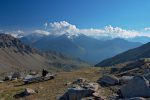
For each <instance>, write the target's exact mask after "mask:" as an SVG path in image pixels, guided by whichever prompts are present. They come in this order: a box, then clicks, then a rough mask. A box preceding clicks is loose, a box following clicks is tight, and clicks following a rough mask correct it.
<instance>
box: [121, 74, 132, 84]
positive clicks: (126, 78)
mask: <svg viewBox="0 0 150 100" xmlns="http://www.w3.org/2000/svg"><path fill="white" fill-rule="evenodd" d="M133 77H134V76H122V77H121V78H119V82H120V83H121V84H127V83H128V82H129V81H130V80H132V79H133Z"/></svg>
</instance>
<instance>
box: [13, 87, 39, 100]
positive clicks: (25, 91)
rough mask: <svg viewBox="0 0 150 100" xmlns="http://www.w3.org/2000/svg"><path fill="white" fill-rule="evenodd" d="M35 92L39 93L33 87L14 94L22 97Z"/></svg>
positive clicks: (15, 96)
mask: <svg viewBox="0 0 150 100" xmlns="http://www.w3.org/2000/svg"><path fill="white" fill-rule="evenodd" d="M35 93H37V92H36V91H35V90H33V89H31V88H26V89H25V90H24V91H23V92H21V93H19V94H16V95H14V98H21V97H25V96H29V95H33V94H35Z"/></svg>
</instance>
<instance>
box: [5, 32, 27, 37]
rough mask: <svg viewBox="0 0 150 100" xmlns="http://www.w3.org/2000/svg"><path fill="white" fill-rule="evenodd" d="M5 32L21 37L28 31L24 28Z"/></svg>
mask: <svg viewBox="0 0 150 100" xmlns="http://www.w3.org/2000/svg"><path fill="white" fill-rule="evenodd" d="M5 34H10V35H11V36H13V37H15V38H21V37H23V36H24V35H25V34H26V33H25V32H24V31H22V30H17V31H11V32H5Z"/></svg>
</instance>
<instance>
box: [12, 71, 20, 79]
mask: <svg viewBox="0 0 150 100" xmlns="http://www.w3.org/2000/svg"><path fill="white" fill-rule="evenodd" d="M20 77H21V74H20V72H14V73H13V74H12V79H15V78H17V79H18V78H20Z"/></svg>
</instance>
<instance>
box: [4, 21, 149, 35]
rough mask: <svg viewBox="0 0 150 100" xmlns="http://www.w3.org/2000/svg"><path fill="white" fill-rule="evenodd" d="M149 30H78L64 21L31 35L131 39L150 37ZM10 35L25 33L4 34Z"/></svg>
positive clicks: (49, 24) (46, 24) (49, 25)
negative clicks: (81, 35) (80, 35)
mask: <svg viewBox="0 0 150 100" xmlns="http://www.w3.org/2000/svg"><path fill="white" fill-rule="evenodd" d="M149 31H150V28H149V27H147V28H145V31H144V32H141V31H136V30H126V29H123V28H120V27H113V26H111V25H108V26H105V27H104V28H99V29H98V28H97V29H94V28H89V29H79V28H77V27H76V26H75V25H72V24H70V23H69V22H66V21H60V22H54V23H47V22H46V23H45V24H44V30H34V31H32V32H29V33H30V34H31V33H37V34H39V35H58V36H59V35H63V34H66V33H67V34H68V36H69V37H72V36H77V35H79V34H84V35H87V36H91V37H95V38H102V37H111V38H132V37H136V36H150V35H149ZM6 33H7V34H11V35H13V36H14V37H22V36H24V35H25V34H27V33H26V32H23V31H21V30H17V31H12V32H6Z"/></svg>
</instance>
